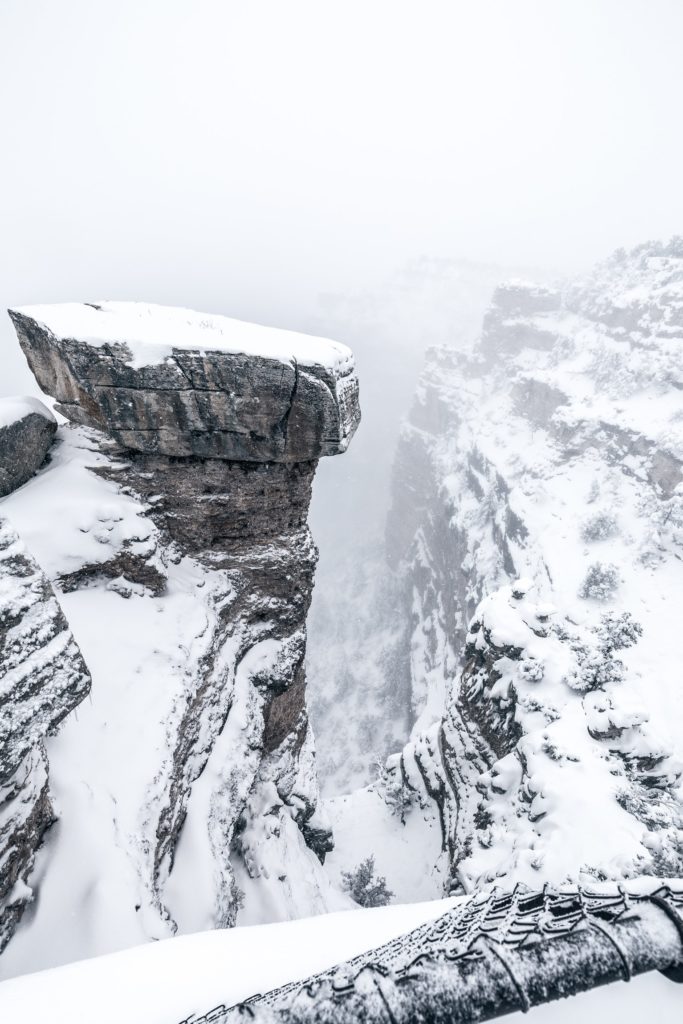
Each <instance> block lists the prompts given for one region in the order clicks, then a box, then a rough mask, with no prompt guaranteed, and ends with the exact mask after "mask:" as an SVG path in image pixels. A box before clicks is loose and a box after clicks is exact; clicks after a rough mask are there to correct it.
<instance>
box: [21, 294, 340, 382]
mask: <svg viewBox="0 0 683 1024" xmlns="http://www.w3.org/2000/svg"><path fill="white" fill-rule="evenodd" d="M12 312H16V313H20V314H22V315H23V316H27V317H30V318H31V319H33V320H36V321H37V322H38V323H39V324H41V325H42V326H43V327H45V328H46V329H47V330H48V331H50V333H51V334H53V335H54V336H55V337H56V338H59V339H60V340H67V339H75V340H78V341H82V342H85V343H87V344H88V345H94V346H97V347H101V346H104V345H112V344H116V343H120V344H125V345H126V346H127V347H128V349H129V350H130V353H131V355H130V359H129V360H128V365H129V366H132V367H134V368H139V367H142V366H153V365H155V364H158V363H163V362H164V360H165V359H168V358H170V357H171V356H172V355H173V350H174V349H186V350H192V351H200V352H224V353H234V354H237V353H239V354H242V355H253V356H263V357H264V358H268V359H277V360H279V361H280V362H289V363H293V362H296V363H298V364H299V365H301V366H324V367H325V368H327V369H329V370H335V371H337V372H340V373H344V372H346V371H347V370H348V369H350V368H351V367H352V366H353V355H352V353H351V350H350V349H348V348H347V347H346V345H342V344H340V343H339V342H336V341H330V340H329V339H327V338H316V337H313V336H311V335H307V334H299V333H296V332H294V331H285V330H282V329H280V328H275V327H265V326H262V325H260V324H253V323H248V322H247V321H244V320H234V319H232V318H230V317H226V316H220V315H217V314H208V313H197V312H195V311H194V310H191V309H182V308H180V307H174V306H159V305H153V304H147V303H143V302H98V303H87V302H60V303H54V304H45V305H36V306H21V307H18V308H17V309H15V310H12Z"/></svg>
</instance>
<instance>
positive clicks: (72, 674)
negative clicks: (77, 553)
mask: <svg viewBox="0 0 683 1024" xmlns="http://www.w3.org/2000/svg"><path fill="white" fill-rule="evenodd" d="M0 666H1V668H0V950H1V949H2V948H3V947H4V946H5V944H6V943H7V941H8V940H9V938H10V936H11V934H12V932H13V930H14V928H15V927H16V924H17V921H18V920H19V918H20V917H21V914H22V912H23V910H24V907H25V905H26V903H27V902H28V901H29V900H30V898H31V895H32V893H31V889H30V888H29V887H28V885H27V884H26V881H27V878H28V875H29V873H30V870H31V868H32V866H33V860H34V855H35V852H36V849H37V848H38V846H39V844H40V841H41V838H42V836H43V833H44V832H45V830H46V829H47V828H48V827H49V825H50V824H51V823H52V821H53V820H54V815H53V811H52V807H51V804H50V796H49V791H48V765H47V757H46V754H45V748H44V743H43V741H44V739H45V737H46V736H48V735H49V734H51V733H53V732H54V731H55V729H56V728H57V726H58V725H59V723H60V722H61V721H62V719H63V718H64V717H65V716H66V715H67V714H68V713H69V712H70V711H71V710H72V709H73V708H75V707H76V706H77V705H78V704H80V702H81V701H82V700H83V698H84V697H85V696H86V695H87V693H88V692H89V690H90V676H89V674H88V671H87V669H86V666H85V664H84V662H83V658H82V657H81V654H80V651H79V649H78V647H77V646H76V643H75V641H74V638H73V636H72V634H71V630H70V629H69V628H68V625H67V622H66V619H65V618H64V615H63V613H62V611H61V609H60V607H59V604H58V603H57V599H56V597H55V594H54V591H53V590H52V587H51V586H50V584H49V582H48V580H47V579H46V578H45V575H44V574H43V572H42V571H41V569H40V568H39V566H38V565H37V564H36V562H35V560H34V559H33V558H32V557H31V556H30V555H29V554H28V552H27V551H26V548H25V546H24V545H23V544H22V542H21V541H20V540H19V538H18V536H17V534H16V533H15V531H14V529H13V528H12V527H11V525H10V524H9V522H8V521H7V520H6V519H5V518H3V517H1V516H0Z"/></svg>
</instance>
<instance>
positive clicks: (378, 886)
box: [342, 855, 394, 907]
mask: <svg viewBox="0 0 683 1024" xmlns="http://www.w3.org/2000/svg"><path fill="white" fill-rule="evenodd" d="M342 888H343V889H344V890H345V892H348V894H349V896H350V897H351V899H352V900H355V901H356V903H357V904H358V905H359V906H361V907H386V905H387V903H390V902H391V900H392V898H393V895H394V894H393V892H391V890H390V889H387V880H386V878H384V877H382V876H380V875H376V874H375V858H374V857H373V856H372V855H371V856H370V857H367V858H366V859H365V860H364V861H361V863H360V864H359V865H358V867H357V868H355V869H354V870H353V871H344V872H342Z"/></svg>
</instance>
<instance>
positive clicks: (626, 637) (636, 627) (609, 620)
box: [595, 612, 643, 654]
mask: <svg viewBox="0 0 683 1024" xmlns="http://www.w3.org/2000/svg"><path fill="white" fill-rule="evenodd" d="M595 632H596V634H597V635H598V636H599V637H600V641H601V647H602V650H603V651H604V652H605V653H606V654H609V653H611V652H612V651H623V650H624V649H625V648H626V647H633V645H634V644H637V643H638V641H639V640H640V638H641V636H642V635H643V627H642V626H641V624H640V623H639V622H636V620H635V619H634V618H633V616H632V615H631V613H630V612H622V613H621V614H619V613H618V612H607V613H606V614H605V615H602V616H601V618H600V625H599V626H597V627H596V630H595Z"/></svg>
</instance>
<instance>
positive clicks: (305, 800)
mask: <svg viewBox="0 0 683 1024" xmlns="http://www.w3.org/2000/svg"><path fill="white" fill-rule="evenodd" d="M10 315H11V317H12V320H13V322H14V324H15V327H16V329H17V334H18V337H19V341H20V343H21V346H22V348H23V350H24V352H25V354H26V357H27V359H28V362H29V365H30V367H31V369H32V370H33V372H34V374H35V376H36V379H37V380H38V382H39V384H40V386H41V388H42V389H43V390H44V391H45V392H46V393H48V394H50V395H52V396H53V397H54V398H56V399H57V401H58V403H59V404H58V409H59V410H60V411H61V412H62V413H63V414H64V415H66V416H67V417H68V418H69V419H70V420H71V422H72V423H74V424H78V425H84V426H87V427H90V428H94V429H95V430H96V431H101V432H102V434H100V435H99V441H97V435H94V436H95V440H96V443H97V444H99V446H100V448H101V451H102V453H104V454H106V455H107V456H108V457H109V458H108V461H107V463H106V465H102V464H100V465H99V468H98V470H97V472H98V473H99V474H100V475H101V476H104V477H106V478H107V479H108V480H111V481H115V482H116V483H117V484H119V485H121V486H122V488H123V489H125V490H127V491H128V492H129V493H131V492H132V493H134V494H135V495H138V496H140V497H142V498H143V500H144V502H145V509H146V511H145V515H146V516H148V517H149V518H151V519H152V520H153V522H154V524H155V526H156V527H157V537H156V540H155V541H154V544H155V545H156V550H155V551H154V552H153V553H152V555H151V556H150V555H149V553H145V552H142V553H140V552H139V551H138V550H137V548H138V547H139V545H136V542H135V539H133V540H132V541H131V542H125V543H126V544H128V547H125V546H124V547H123V548H121V549H118V550H116V549H114V547H113V546H111V557H110V562H111V564H110V565H108V564H107V563H106V562H98V563H97V564H96V565H92V566H91V565H84V566H81V567H80V568H79V569H78V570H76V571H74V572H73V573H71V574H70V576H69V579H68V580H66V579H65V578H63V577H62V578H61V580H60V582H61V584H62V586H63V587H65V588H68V589H74V588H77V587H82V586H93V585H97V580H98V579H102V578H106V577H109V578H110V579H112V578H116V580H117V581H118V582H117V584H116V586H117V588H118V592H121V593H122V594H123V595H124V596H125V591H126V586H127V582H128V584H130V586H131V587H132V588H133V589H134V588H135V587H140V586H142V587H144V588H145V589H146V591H147V592H148V593H152V594H154V595H159V594H160V593H161V591H162V590H163V586H164V577H163V570H164V566H165V567H166V571H167V572H169V573H171V568H169V567H172V566H173V565H176V564H178V562H179V561H180V560H181V559H183V558H185V559H188V560H191V561H192V563H193V564H194V565H195V566H197V565H199V566H200V567H201V568H200V573H201V576H202V579H201V584H202V585H201V589H200V590H193V595H194V596H193V598H192V599H193V601H194V600H196V601H198V602H200V601H201V602H204V607H205V609H206V622H207V626H206V628H205V631H204V633H203V634H202V638H201V645H200V646H201V649H202V651H203V652H204V653H203V654H202V655H201V658H200V659H199V660H198V661H197V662H196V663H194V664H193V666H192V670H191V671H190V670H188V671H186V672H185V674H184V677H183V678H184V680H185V681H184V684H183V685H184V691H183V697H182V700H179V701H177V702H175V704H174V708H173V712H172V716H171V717H170V718H169V722H168V730H167V734H168V743H169V761H168V763H169V767H164V769H163V774H162V775H161V776H160V778H159V780H158V782H157V783H155V785H154V786H151V785H150V791H151V792H152V794H153V795H152V796H151V797H150V805H149V807H148V808H146V810H145V821H146V827H148V828H149V836H148V837H146V841H147V840H148V841H149V846H150V853H151V858H152V860H153V866H152V868H150V873H149V877H145V879H143V881H144V883H145V887H146V888H148V889H149V890H151V891H152V892H153V896H152V902H153V903H154V905H155V907H157V908H163V905H164V903H165V899H166V897H165V893H164V886H165V884H166V882H167V880H168V879H169V876H170V875H173V872H174V871H175V875H173V878H171V883H172V884H174V885H175V888H176V889H177V888H178V885H179V884H180V883H178V881H177V878H178V872H180V871H182V865H180V866H179V865H178V863H176V860H177V853H178V846H179V842H180V839H181V833H182V832H183V829H184V828H186V829H187V832H188V834H189V833H191V834H192V835H193V836H195V837H196V836H197V835H198V834H199V833H201V834H202V835H206V834H207V833H208V839H207V841H206V844H207V849H208V850H209V854H207V856H208V857H210V866H209V862H207V865H205V868H204V871H203V878H202V882H201V885H202V886H203V890H207V889H208V888H211V890H212V891H211V892H210V893H208V894H207V893H206V892H203V890H202V892H203V895H202V893H199V892H198V891H196V890H195V888H194V887H195V886H197V880H196V879H194V880H193V882H192V884H193V898H194V901H195V903H197V904H199V903H201V902H202V900H205V903H204V904H202V905H203V906H204V905H205V906H206V907H207V913H210V916H211V919H212V920H213V922H214V923H215V924H217V925H219V926H220V925H226V924H231V923H234V920H235V913H236V907H237V906H238V905H239V896H238V894H237V893H236V890H235V884H234V877H233V874H232V869H231V857H232V858H234V857H235V856H241V857H242V858H243V862H244V864H245V865H246V869H247V872H248V873H249V875H250V876H251V877H252V878H254V877H258V878H260V879H261V880H262V885H263V886H265V887H266V888H267V887H269V886H270V887H271V890H272V893H275V894H276V895H275V898H276V899H278V898H279V893H280V890H284V886H283V885H282V881H281V878H280V876H282V877H284V874H285V872H287V871H289V870H290V868H291V873H292V874H291V876H290V877H292V876H293V875H294V874H295V870H296V871H299V874H300V876H301V877H302V878H304V877H305V876H306V875H307V874H308V875H310V872H311V870H313V867H314V866H313V867H312V866H311V864H310V861H309V860H306V862H305V866H304V867H303V868H302V867H301V865H302V864H304V862H303V861H301V864H300V865H299V868H296V869H295V868H294V866H293V860H292V858H293V857H299V853H292V851H296V850H298V849H299V846H298V844H300V843H301V837H302V836H303V839H304V840H305V842H306V843H307V844H308V846H309V847H310V849H312V850H313V851H314V852H315V853H316V854H317V855H318V856H319V857H321V858H322V857H323V856H324V853H325V850H326V849H327V848H329V832H328V831H326V829H325V828H324V824H323V825H321V823H320V821H319V819H318V817H317V816H316V814H315V811H316V803H317V780H316V776H315V769H314V760H313V743H312V736H311V733H310V730H309V727H308V715H307V709H306V701H305V673H304V658H305V648H306V633H305V625H306V615H307V612H308V608H309V605H310V600H311V595H312V588H313V573H314V570H315V565H316V561H317V551H316V548H315V545H314V543H313V540H312V537H311V535H310V531H309V529H308V526H307V522H306V520H307V514H308V506H309V502H310V495H311V485H312V481H313V477H314V474H315V469H316V465H317V460H318V459H319V458H320V457H321V456H328V455H335V454H338V453H341V452H343V451H345V450H346V448H347V446H348V444H349V442H350V440H351V438H352V436H353V434H354V431H355V429H356V427H357V424H358V422H359V419H360V411H359V405H358V383H357V378H356V375H355V370H354V363H353V356H352V354H351V352H350V351H349V350H348V349H347V348H346V347H345V346H343V345H339V344H337V343H335V342H332V341H327V340H324V339H320V338H310V337H306V336H302V335H297V334H293V333H291V332H287V331H279V330H271V329H268V328H264V327H258V326H256V325H253V324H244V323H241V322H239V321H235V320H230V319H227V318H224V317H218V316H207V315H204V314H199V313H194V312H190V311H187V310H181V309H169V308H165V307H159V306H146V305H141V304H137V303H101V304H97V305H87V304H82V305H81V304H65V305H56V306H35V307H28V308H23V309H19V310H12V311H10ZM102 435H104V436H102ZM193 571H194V570H193ZM121 577H123V579H121ZM195 578H196V574H195ZM178 580H179V577H178V574H176V575H175V577H174V581H175V582H174V583H173V586H175V587H178V586H183V585H184V584H182V582H180V583H179V582H178ZM193 586H194V585H193ZM227 737H229V739H227ZM207 807H209V808H210V813H208V815H207V812H206V808H207ZM264 822H265V823H266V824H267V827H265V826H264V824H263V823H264ZM297 827H298V828H297ZM292 829H293V830H294V833H299V834H298V838H297V836H296V835H294V836H293V835H292ZM202 842H204V840H202ZM301 846H302V848H303V850H304V853H305V854H306V857H309V856H310V855H309V851H306V850H305V848H304V847H303V844H302V843H301ZM288 851H289V852H288ZM287 858H289V861H288V863H289V865H290V868H288V867H287V866H286V864H285V861H286V860H287ZM180 860H181V861H182V858H180ZM313 860H315V858H313ZM174 878H175V882H174V881H173V879H174ZM287 885H288V886H289V882H288V883H287ZM278 887H279V889H278ZM276 890H277V892H276ZM292 891H293V890H292ZM272 893H271V894H272ZM288 898H289V897H288ZM169 909H170V912H171V914H172V913H173V906H172V899H171V905H169ZM315 909H316V907H314V906H313V905H311V907H310V909H309V910H308V912H313V911H314V910H315ZM317 909H321V907H318V908H317ZM160 912H161V913H162V914H163V913H164V910H163V909H161V910H160Z"/></svg>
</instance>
